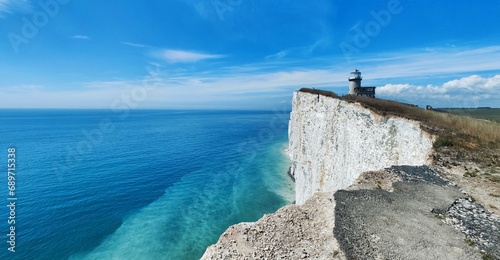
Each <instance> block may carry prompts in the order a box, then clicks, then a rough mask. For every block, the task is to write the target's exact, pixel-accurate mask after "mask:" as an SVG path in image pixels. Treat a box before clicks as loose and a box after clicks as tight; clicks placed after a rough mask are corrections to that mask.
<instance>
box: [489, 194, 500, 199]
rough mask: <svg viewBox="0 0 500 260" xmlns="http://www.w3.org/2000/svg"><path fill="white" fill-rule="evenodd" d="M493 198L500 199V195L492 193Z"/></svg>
mask: <svg viewBox="0 0 500 260" xmlns="http://www.w3.org/2000/svg"><path fill="white" fill-rule="evenodd" d="M489 195H490V196H491V197H495V198H500V194H495V193H490V194H489Z"/></svg>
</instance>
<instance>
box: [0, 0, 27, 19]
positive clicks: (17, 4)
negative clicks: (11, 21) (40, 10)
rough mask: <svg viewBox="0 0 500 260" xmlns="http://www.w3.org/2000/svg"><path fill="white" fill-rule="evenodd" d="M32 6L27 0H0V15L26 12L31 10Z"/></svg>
mask: <svg viewBox="0 0 500 260" xmlns="http://www.w3.org/2000/svg"><path fill="white" fill-rule="evenodd" d="M32 8H33V7H32V5H31V3H30V1H28V0H0V17H3V16H4V14H6V13H7V14H13V13H16V12H21V13H27V12H29V11H31V10H32Z"/></svg>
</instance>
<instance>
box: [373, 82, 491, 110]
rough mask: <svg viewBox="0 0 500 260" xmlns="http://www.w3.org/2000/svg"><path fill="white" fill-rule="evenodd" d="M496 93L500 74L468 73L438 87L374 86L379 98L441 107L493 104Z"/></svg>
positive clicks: (409, 85)
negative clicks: (489, 75) (487, 75)
mask: <svg viewBox="0 0 500 260" xmlns="http://www.w3.org/2000/svg"><path fill="white" fill-rule="evenodd" d="M498 93H500V75H495V76H493V77H487V78H485V77H481V76H479V75H471V76H467V77H462V78H460V79H454V80H450V81H448V82H445V83H444V84H442V85H439V86H434V85H427V86H419V85H411V84H387V85H384V86H382V87H379V88H377V96H378V97H382V98H387V99H395V100H405V101H414V102H420V103H423V102H426V103H433V104H437V105H439V106H440V107H478V106H483V105H484V104H485V103H486V104H488V106H495V105H494V103H495V102H498V99H497V101H495V99H494V97H495V96H496V95H497V94H498ZM488 102H489V103H488ZM435 106H436V105H435ZM496 106H498V104H496Z"/></svg>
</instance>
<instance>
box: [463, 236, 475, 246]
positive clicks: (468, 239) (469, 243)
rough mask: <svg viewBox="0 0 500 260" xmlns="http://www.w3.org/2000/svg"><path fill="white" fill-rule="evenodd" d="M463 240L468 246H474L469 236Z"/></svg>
mask: <svg viewBox="0 0 500 260" xmlns="http://www.w3.org/2000/svg"><path fill="white" fill-rule="evenodd" d="M464 241H465V243H467V245H469V246H474V245H475V243H474V241H472V239H470V238H466V239H464Z"/></svg>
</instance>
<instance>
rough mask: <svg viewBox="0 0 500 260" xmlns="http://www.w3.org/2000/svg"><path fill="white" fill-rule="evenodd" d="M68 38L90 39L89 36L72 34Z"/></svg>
mask: <svg viewBox="0 0 500 260" xmlns="http://www.w3.org/2000/svg"><path fill="white" fill-rule="evenodd" d="M70 38H71V39H76V40H90V37H89V36H87V35H73V36H71V37H70Z"/></svg>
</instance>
